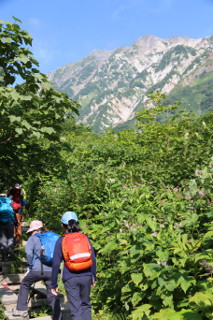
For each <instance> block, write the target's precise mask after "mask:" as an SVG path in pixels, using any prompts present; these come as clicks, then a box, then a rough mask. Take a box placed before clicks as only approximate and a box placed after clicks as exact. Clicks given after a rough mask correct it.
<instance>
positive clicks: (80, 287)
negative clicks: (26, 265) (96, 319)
mask: <svg viewBox="0 0 213 320" xmlns="http://www.w3.org/2000/svg"><path fill="white" fill-rule="evenodd" d="M61 222H62V227H63V229H64V232H65V234H64V235H62V236H61V237H60V238H59V239H58V240H57V242H56V245H55V250H54V256H53V264H52V268H53V269H52V293H53V294H54V295H56V296H57V291H58V284H57V278H58V273H59V272H60V264H61V262H62V261H63V262H64V267H63V273H62V281H63V282H64V286H65V290H66V294H67V298H68V303H69V309H70V313H71V319H72V320H91V319H92V316H91V303H90V289H91V287H93V286H94V284H95V279H96V258H95V253H94V249H93V246H92V244H91V242H90V240H89V238H88V237H87V236H86V235H85V234H83V233H80V231H81V229H80V226H79V224H78V217H77V215H76V213H75V212H73V211H67V212H65V213H64V214H63V216H62V219H61Z"/></svg>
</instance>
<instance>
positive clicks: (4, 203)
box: [0, 193, 15, 261]
mask: <svg viewBox="0 0 213 320" xmlns="http://www.w3.org/2000/svg"><path fill="white" fill-rule="evenodd" d="M14 224H15V217H14V214H13V208H12V204H11V200H10V199H9V198H8V197H7V195H6V193H1V194H0V248H1V255H2V261H7V260H14V259H15V255H14V251H13V250H14Z"/></svg>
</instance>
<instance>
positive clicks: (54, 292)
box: [51, 288, 58, 296]
mask: <svg viewBox="0 0 213 320" xmlns="http://www.w3.org/2000/svg"><path fill="white" fill-rule="evenodd" d="M51 292H52V294H54V296H57V292H58V288H55V289H51Z"/></svg>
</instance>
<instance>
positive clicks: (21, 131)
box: [15, 128, 23, 134]
mask: <svg viewBox="0 0 213 320" xmlns="http://www.w3.org/2000/svg"><path fill="white" fill-rule="evenodd" d="M15 131H16V132H17V133H18V134H22V133H23V129H22V128H15Z"/></svg>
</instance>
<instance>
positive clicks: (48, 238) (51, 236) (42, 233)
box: [12, 220, 62, 320]
mask: <svg viewBox="0 0 213 320" xmlns="http://www.w3.org/2000/svg"><path fill="white" fill-rule="evenodd" d="M26 233H27V234H28V235H30V237H29V239H28V241H27V244H26V249H25V252H26V257H27V264H28V271H27V273H26V275H25V277H24V279H23V280H22V282H21V285H20V290H19V294H18V301H17V305H16V308H14V309H13V312H12V313H13V316H19V317H23V318H28V316H29V314H28V295H29V292H30V289H31V286H32V285H33V284H34V283H36V282H38V281H43V282H44V284H45V286H46V289H47V301H48V303H49V305H50V306H51V308H52V313H53V320H62V313H61V308H60V301H59V299H58V297H56V296H55V295H54V294H52V293H51V275H52V266H51V265H52V257H53V251H54V247H55V243H56V240H57V239H58V238H59V236H58V235H57V234H55V233H53V232H50V231H48V230H47V229H45V228H44V226H43V223H42V221H39V220H34V221H32V222H31V223H30V228H29V229H28V230H27V232H26Z"/></svg>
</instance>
